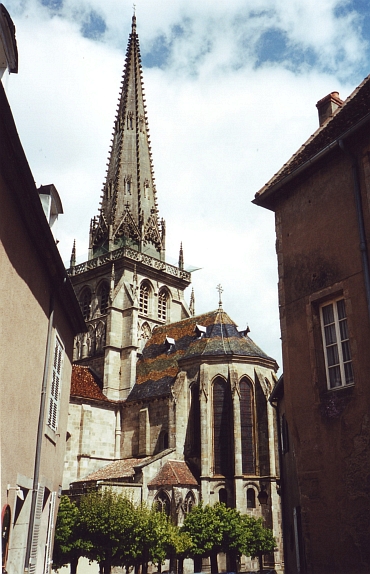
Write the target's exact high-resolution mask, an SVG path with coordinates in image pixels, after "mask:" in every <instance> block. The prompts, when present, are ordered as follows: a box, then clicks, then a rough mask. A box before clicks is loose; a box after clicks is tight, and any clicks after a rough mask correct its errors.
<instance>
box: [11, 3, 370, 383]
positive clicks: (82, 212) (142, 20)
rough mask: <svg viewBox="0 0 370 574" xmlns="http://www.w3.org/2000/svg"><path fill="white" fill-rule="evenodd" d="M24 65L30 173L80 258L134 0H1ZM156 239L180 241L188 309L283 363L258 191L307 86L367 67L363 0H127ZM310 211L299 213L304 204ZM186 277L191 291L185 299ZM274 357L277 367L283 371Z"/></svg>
mask: <svg viewBox="0 0 370 574" xmlns="http://www.w3.org/2000/svg"><path fill="white" fill-rule="evenodd" d="M3 3H4V5H5V7H6V8H7V10H8V12H9V13H10V15H11V17H12V19H13V21H14V24H15V26H16V35H17V43H18V52H19V72H18V74H17V75H15V74H11V75H10V76H8V77H7V78H5V82H4V83H5V88H6V92H7V96H8V99H9V101H10V105H11V107H12V111H13V115H14V119H15V122H16V125H17V128H18V132H19V135H20V138H21V141H22V144H23V147H24V150H25V153H26V156H27V158H28V162H29V164H30V167H31V170H32V172H33V175H34V178H35V181H36V184H37V186H39V185H46V184H49V183H54V185H55V186H56V188H57V189H58V191H59V194H60V196H61V199H62V203H63V208H64V215H62V216H61V218H60V221H59V223H58V226H59V227H58V240H59V244H58V247H59V249H60V252H61V255H62V258H63V260H64V261H66V262H68V261H69V258H70V253H71V249H72V244H73V240H74V239H76V246H77V260H78V261H79V262H82V261H85V260H86V259H87V247H88V232H89V224H90V219H91V218H92V217H93V216H95V215H97V214H98V208H99V200H100V194H101V189H102V186H103V183H104V180H105V170H106V162H107V158H108V149H109V144H110V138H111V134H112V130H113V121H114V116H115V111H116V105H117V102H118V94H119V87H120V83H121V79H122V70H123V65H124V59H125V53H126V47H127V41H128V35H129V33H130V29H131V18H132V13H133V5H132V3H131V2H126V1H125V0H104V2H101V0H100V1H98V0H3ZM135 9H136V16H137V32H138V34H139V39H140V48H141V55H142V64H143V79H144V87H145V93H146V100H147V113H148V121H149V129H150V137H151V142H152V152H153V162H154V173H155V177H156V187H157V194H158V204H159V216H160V217H161V218H162V217H163V218H164V219H165V220H166V254H167V259H168V261H169V262H172V263H176V262H177V260H178V253H179V247H180V242H182V243H183V249H184V259H185V268H187V267H193V268H199V270H197V271H194V272H193V273H192V285H193V287H194V292H195V310H196V314H200V313H203V312H206V311H210V310H213V309H215V308H217V306H218V291H217V289H216V287H217V285H219V284H221V285H222V288H223V293H222V300H223V308H224V309H225V311H226V312H227V313H228V314H229V315H230V317H231V318H232V319H233V320H234V321H235V322H236V323H237V325H238V326H239V328H240V329H244V328H245V327H246V326H247V325H248V326H249V328H250V336H251V337H252V339H253V340H254V341H255V342H256V343H257V344H258V345H259V346H260V347H261V348H262V349H263V350H264V351H265V352H266V353H267V354H268V355H270V356H272V357H274V358H275V359H276V360H277V362H278V363H279V365H280V366H281V343H280V326H279V311H278V297H277V281H278V278H277V261H276V254H275V228H274V214H273V213H272V212H270V211H267V210H265V209H262V208H260V207H257V206H255V205H253V204H252V203H251V201H252V199H253V197H254V195H255V193H256V192H257V191H258V190H259V189H260V188H261V187H262V186H263V185H264V184H265V183H266V182H267V181H268V180H269V179H270V178H271V177H272V176H273V174H274V173H275V172H276V171H277V170H278V169H279V168H280V167H281V166H282V165H283V164H284V163H285V162H286V161H287V160H288V159H289V158H290V156H291V155H292V154H293V153H294V152H295V151H296V150H297V149H298V148H299V146H300V145H301V144H302V143H303V142H304V141H305V140H306V139H307V138H308V137H309V136H310V135H311V134H312V133H313V132H314V131H315V130H316V129H317V127H318V116H317V109H316V107H315V104H316V102H317V101H318V100H319V99H321V98H323V97H324V96H326V95H327V94H328V93H329V92H332V91H338V92H339V94H340V97H341V98H342V99H345V98H346V97H348V96H349V95H350V93H351V92H352V90H353V89H354V88H355V87H356V86H357V85H358V84H359V83H360V82H361V81H362V80H363V78H364V77H366V76H367V75H368V74H369V73H370V8H369V6H368V1H367V0H320V1H318V0H253V1H252V0H228V1H227V2H225V1H222V0H212V1H210V0H201V1H200V2H199V0H156V1H154V0H136V7H135ZM302 217H304V214H302ZM190 291H191V288H188V289H187V291H186V299H187V301H188V302H189V299H190ZM280 372H281V371H280Z"/></svg>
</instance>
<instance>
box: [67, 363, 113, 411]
mask: <svg viewBox="0 0 370 574" xmlns="http://www.w3.org/2000/svg"><path fill="white" fill-rule="evenodd" d="M100 387H101V381H100V379H99V378H98V377H97V375H95V374H94V373H93V372H92V371H91V369H90V368H89V367H84V366H82V365H72V379H71V397H81V398H84V399H93V400H98V401H106V402H110V401H109V399H107V397H106V396H105V395H104V394H103V392H102V390H101V388H100Z"/></svg>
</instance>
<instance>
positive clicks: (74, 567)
mask: <svg viewBox="0 0 370 574" xmlns="http://www.w3.org/2000/svg"><path fill="white" fill-rule="evenodd" d="M77 564H78V558H72V560H71V566H70V573H71V574H77Z"/></svg>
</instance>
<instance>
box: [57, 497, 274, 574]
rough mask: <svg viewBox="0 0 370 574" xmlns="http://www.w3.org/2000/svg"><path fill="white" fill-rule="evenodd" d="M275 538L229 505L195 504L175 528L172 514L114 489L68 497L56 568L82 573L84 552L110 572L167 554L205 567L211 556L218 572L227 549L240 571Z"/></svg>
mask: <svg viewBox="0 0 370 574" xmlns="http://www.w3.org/2000/svg"><path fill="white" fill-rule="evenodd" d="M274 546H275V540H274V537H273V535H272V532H271V530H269V529H266V528H263V526H262V520H261V519H259V520H256V519H255V518H253V517H250V516H247V515H242V514H240V512H238V511H237V510H236V509H234V508H227V507H226V506H225V505H224V504H216V505H215V506H208V505H207V506H203V505H202V504H200V505H198V506H195V507H194V508H193V509H192V510H191V512H190V513H189V514H188V515H187V516H186V518H185V521H184V524H183V526H182V527H180V528H179V527H177V526H175V525H174V524H173V523H172V522H171V521H170V519H169V518H168V517H167V515H166V514H165V513H163V512H158V511H157V510H156V509H155V508H148V507H147V506H146V505H135V504H133V503H132V502H131V501H130V500H129V499H128V498H126V497H125V496H123V495H122V494H117V493H115V492H113V491H112V490H103V491H92V492H90V493H88V494H85V495H83V496H82V497H81V498H80V500H79V503H78V504H76V503H75V502H73V501H71V500H70V499H69V498H68V496H62V498H61V501H60V506H59V512H58V517H57V524H56V531H55V540H54V554H53V567H54V569H58V568H60V567H61V566H63V565H65V564H71V574H75V573H76V571H77V563H78V559H79V558H80V556H85V557H87V558H88V559H89V560H95V561H97V562H99V564H100V572H101V573H102V574H110V572H111V568H112V566H123V567H125V568H126V571H127V572H128V571H129V569H131V568H134V569H135V572H138V570H139V568H140V567H142V571H143V574H146V572H147V566H148V563H149V562H152V563H154V564H158V569H159V570H160V566H161V564H162V563H163V561H164V560H165V559H166V558H169V559H170V562H171V564H174V563H175V562H176V559H177V560H178V561H179V570H180V571H182V562H183V559H184V558H186V557H191V558H193V559H194V564H195V569H196V570H198V571H199V570H201V558H202V557H210V558H211V568H212V572H217V570H218V568H217V554H218V553H219V552H226V553H227V554H228V556H229V568H230V569H232V570H235V571H236V569H237V567H236V566H237V560H238V558H239V557H240V556H241V555H243V554H244V555H245V556H262V554H265V553H269V552H272V551H273V549H274Z"/></svg>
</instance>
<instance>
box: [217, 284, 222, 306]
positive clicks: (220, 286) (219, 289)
mask: <svg viewBox="0 0 370 574" xmlns="http://www.w3.org/2000/svg"><path fill="white" fill-rule="evenodd" d="M216 289H217V291H218V308H219V309H222V299H221V294H222V293H223V291H224V290H223V289H222V285H221V283H219V284H218V285H217V287H216Z"/></svg>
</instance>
